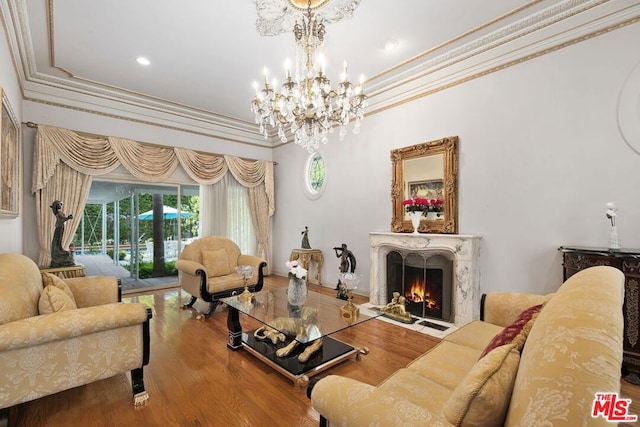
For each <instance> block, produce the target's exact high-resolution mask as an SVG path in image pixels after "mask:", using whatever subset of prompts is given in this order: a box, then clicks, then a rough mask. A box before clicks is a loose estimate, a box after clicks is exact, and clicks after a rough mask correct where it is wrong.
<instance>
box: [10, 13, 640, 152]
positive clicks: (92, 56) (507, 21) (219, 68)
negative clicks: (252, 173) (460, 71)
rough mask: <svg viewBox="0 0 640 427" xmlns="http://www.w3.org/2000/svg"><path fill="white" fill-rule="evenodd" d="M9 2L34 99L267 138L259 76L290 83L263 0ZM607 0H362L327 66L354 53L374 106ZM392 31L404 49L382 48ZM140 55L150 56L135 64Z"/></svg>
mask: <svg viewBox="0 0 640 427" xmlns="http://www.w3.org/2000/svg"><path fill="white" fill-rule="evenodd" d="M1 1H2V3H3V4H4V6H3V9H2V10H3V11H5V12H7V11H8V13H10V14H11V16H12V22H13V25H11V24H9V25H7V27H8V28H9V29H10V30H11V31H13V36H12V38H15V40H16V42H15V43H16V45H17V50H19V60H18V63H19V64H20V66H21V67H22V69H23V71H22V72H23V74H24V80H25V81H24V82H23V92H24V94H25V98H26V99H30V100H34V101H41V102H47V101H49V102H51V100H52V99H55V103H57V104H59V105H63V106H71V107H75V108H78V107H82V108H83V109H85V110H91V109H92V108H97V107H96V105H103V106H110V107H111V108H113V107H114V106H117V108H118V109H120V114H123V115H126V114H127V112H129V113H139V112H140V111H142V110H148V109H150V110H153V111H156V112H162V113H169V114H171V115H172V117H174V119H175V120H176V123H179V122H180V121H183V122H184V123H187V121H188V124H193V123H198V124H199V125H201V126H202V128H203V129H206V130H207V132H210V133H211V135H213V136H215V135H216V133H217V132H223V133H224V132H233V133H234V134H235V136H236V137H237V138H238V140H242V139H245V140H247V141H255V142H256V143H259V144H268V143H270V142H271V141H267V142H264V140H263V139H262V138H261V137H260V136H259V135H258V132H257V127H256V126H255V125H254V124H253V116H252V113H251V112H250V101H251V99H252V95H253V88H252V83H253V81H254V80H258V81H261V77H262V69H263V67H265V66H266V67H268V68H269V69H270V70H271V73H270V74H271V75H274V76H276V77H277V78H279V80H280V81H282V78H281V76H282V74H283V63H284V59H285V58H287V57H291V56H292V49H291V47H292V40H293V35H292V34H290V33H288V32H287V33H284V34H280V35H277V36H261V35H260V34H259V33H258V31H257V30H256V25H255V24H256V19H257V17H258V14H257V10H256V4H255V0H233V1H229V0H226V1H223V0H186V1H175V0H109V1H98V0H64V1H62V0H1ZM268 1H271V2H274V3H275V4H276V6H277V2H280V3H282V5H286V1H285V0H268ZM334 1H335V0H334ZM618 1H619V3H620V2H621V3H627V4H629V3H631V4H634V3H635V4H637V1H632V0H618ZM330 3H331V2H329V4H330ZM356 3H357V2H356ZM604 3H608V2H607V1H606V0H600V1H598V0H582V1H576V0H574V1H551V0H535V1H527V0H510V1H504V0H483V1H477V0H396V1H390V0H360V4H359V6H358V7H357V8H356V9H355V12H354V13H353V16H352V17H351V18H348V19H344V20H341V21H340V22H335V23H330V24H328V25H327V34H326V36H325V54H326V56H327V59H328V70H327V71H328V75H329V77H330V78H331V79H332V80H333V81H334V82H335V81H336V80H337V77H338V75H339V72H340V69H341V65H342V61H343V60H347V61H348V64H349V72H350V78H351V80H352V81H356V80H357V79H358V78H359V76H360V74H364V76H365V77H366V79H367V81H366V83H365V85H364V88H365V93H367V94H368V95H370V97H371V98H370V101H371V107H370V108H372V109H376V108H380V107H382V106H383V104H384V103H393V102H398V101H399V99H400V98H402V97H408V96H411V95H413V94H415V92H416V91H419V90H423V91H424V90H425V88H427V89H428V87H427V86H428V82H427V81H420V82H419V84H418V83H417V82H416V78H415V76H420V75H421V74H420V72H422V75H427V74H429V75H431V82H433V81H436V80H438V79H440V80H441V81H440V82H439V84H443V83H444V80H443V79H444V75H443V74H442V73H441V71H440V70H441V69H442V68H444V67H445V66H446V67H449V68H451V69H452V71H451V72H450V73H449V74H448V75H447V77H446V78H447V79H451V78H452V76H454V73H453V72H454V71H456V70H455V68H454V67H453V66H452V64H456V63H457V64H461V63H462V62H464V61H468V58H469V57H471V56H473V57H475V58H477V61H476V62H478V61H479V60H480V58H481V56H482V55H484V53H482V52H485V51H487V50H489V49H492V50H494V51H496V54H495V56H494V58H495V57H497V56H499V55H504V52H505V49H506V47H509V46H513V49H515V48H516V47H518V42H521V44H525V38H526V35H527V34H531V33H533V31H528V32H524V31H523V30H524V29H530V28H532V29H535V30H536V31H538V32H543V31H548V30H549V28H551V27H554V26H555V27H560V25H561V24H562V23H563V22H564V21H567V20H568V19H565V17H562V16H561V15H560V14H561V13H564V14H567V13H572V14H570V15H568V16H570V17H574V18H575V16H577V15H578V14H579V13H580V14H582V13H583V12H584V15H586V14H587V13H588V12H589V11H590V10H591V8H593V7H594V6H596V5H600V4H604ZM551 12H553V13H554V14H555V15H553V16H552V15H550V13H551ZM533 17H535V19H534V18H533ZM549 17H551V18H554V17H556V18H557V19H556V20H555V21H548V19H549ZM5 18H6V17H5ZM585 19H587V18H585ZM545 20H546V21H545ZM532 23H533V24H536V25H537V26H535V27H533V26H532V25H533V24H532ZM560 30H561V28H558V30H557V32H558V33H559V32H560ZM518 32H520V33H522V34H519V33H518ZM509 35H513V36H514V37H511V38H506V37H505V36H509ZM516 35H517V37H516ZM458 36H461V37H460V38H458V39H456V38H457V37H458ZM389 40H397V41H398V47H397V48H396V49H394V50H391V51H385V50H384V45H385V42H387V41H389ZM478 40H481V41H482V42H481V43H478V42H477V41H478ZM474 43H475V45H474ZM490 43H493V45H491V44H490ZM441 45H442V46H441ZM478 47H486V49H484V50H483V49H478ZM470 53H472V54H470ZM464 55H466V56H464ZM138 56H145V57H147V58H148V59H149V60H150V61H151V65H149V66H147V67H143V66H141V65H139V64H138V63H137V62H136V57H138ZM452 57H455V58H456V61H451V60H450V59H451V58H452ZM483 60H484V61H487V59H483ZM445 61H449V62H445ZM439 64H440V65H439ZM398 65H399V66H398ZM396 66H398V67H396ZM394 67H395V68H394ZM464 67H466V68H469V64H465V65H464ZM439 72H440V74H438V73H439ZM456 72H457V71H456ZM408 76H413V77H411V78H409V77H408ZM420 86H421V87H420ZM87 94H89V95H91V96H92V97H91V99H92V100H91V101H87V97H86V95H87ZM222 128H225V130H221V129H222ZM229 129H232V130H229ZM258 141H260V142H258ZM274 141H275V139H274Z"/></svg>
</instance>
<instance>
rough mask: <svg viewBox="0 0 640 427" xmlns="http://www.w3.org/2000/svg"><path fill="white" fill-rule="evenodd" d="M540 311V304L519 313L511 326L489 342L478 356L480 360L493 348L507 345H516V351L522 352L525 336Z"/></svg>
mask: <svg viewBox="0 0 640 427" xmlns="http://www.w3.org/2000/svg"><path fill="white" fill-rule="evenodd" d="M540 310H542V304H538V305H534V306H532V307H529V308H527V309H526V310H524V311H523V312H522V313H520V315H519V316H518V318H517V319H516V320H515V321H514V322H513V323H512V324H510V325H507V326H506V327H505V328H504V329H503V330H502V331H500V333H499V334H497V335H496V336H494V337H493V338H492V339H491V341H489V344H488V345H487V347H486V348H485V349H484V351H483V352H482V354H480V358H482V357H484V356H486V355H487V353H489V352H490V351H491V350H493V349H494V348H498V347H500V346H502V345H505V344H509V343H514V344H515V345H516V350H518V351H520V350H522V347H524V342H525V341H526V339H527V335H529V331H530V330H531V326H533V322H534V321H535V319H536V317H537V316H538V313H540Z"/></svg>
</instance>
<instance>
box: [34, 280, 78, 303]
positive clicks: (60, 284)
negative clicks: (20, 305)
mask: <svg viewBox="0 0 640 427" xmlns="http://www.w3.org/2000/svg"><path fill="white" fill-rule="evenodd" d="M42 285H43V286H44V287H47V286H54V287H56V288H58V289H60V290H61V291H63V292H64V293H65V294H67V296H68V297H69V298H71V300H72V301H73V303H74V304H77V303H76V298H75V297H74V296H73V292H71V288H69V285H67V284H66V283H65V282H64V280H62V279H61V278H59V277H58V276H56V275H55V274H51V273H42Z"/></svg>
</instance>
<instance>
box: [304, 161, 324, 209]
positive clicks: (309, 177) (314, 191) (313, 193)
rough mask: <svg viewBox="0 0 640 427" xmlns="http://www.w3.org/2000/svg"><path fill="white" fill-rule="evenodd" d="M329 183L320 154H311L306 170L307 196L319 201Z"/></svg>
mask: <svg viewBox="0 0 640 427" xmlns="http://www.w3.org/2000/svg"><path fill="white" fill-rule="evenodd" d="M326 181H327V172H326V168H325V164H324V159H323V158H322V156H321V155H320V153H318V152H314V153H311V155H310V156H309V159H308V160H307V167H306V168H305V189H306V193H307V196H308V197H309V198H311V199H317V198H318V197H320V195H321V194H322V192H323V191H324V187H325V184H326Z"/></svg>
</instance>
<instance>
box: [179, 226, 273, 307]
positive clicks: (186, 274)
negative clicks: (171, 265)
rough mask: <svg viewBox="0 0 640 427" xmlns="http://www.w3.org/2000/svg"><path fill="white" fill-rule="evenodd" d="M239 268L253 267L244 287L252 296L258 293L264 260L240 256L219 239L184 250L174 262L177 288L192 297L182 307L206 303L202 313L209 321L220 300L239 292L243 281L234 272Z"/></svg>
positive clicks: (234, 247) (230, 243)
mask: <svg viewBox="0 0 640 427" xmlns="http://www.w3.org/2000/svg"><path fill="white" fill-rule="evenodd" d="M239 265H252V266H254V267H255V271H254V274H253V277H252V278H251V279H249V280H248V282H247V284H248V286H249V290H250V291H251V292H258V291H260V290H261V289H262V284H263V280H264V268H265V267H266V266H267V263H266V262H265V261H264V260H263V259H261V258H258V257H256V256H253V255H242V254H241V253H240V248H239V247H238V245H236V244H235V243H234V242H233V241H231V240H229V239H227V238H226V237H221V236H207V237H202V238H200V239H197V240H195V241H193V242H192V243H190V244H188V245H187V246H185V248H184V250H183V251H182V253H181V254H180V258H179V259H178V261H177V262H176V269H177V270H178V281H179V283H180V286H181V287H182V289H184V290H185V291H186V292H188V293H189V294H190V295H191V300H190V301H189V302H188V303H187V304H185V306H184V307H185V308H187V307H193V304H195V302H196V301H197V299H198V298H200V299H202V300H203V301H206V302H208V303H209V308H208V310H207V312H206V313H205V317H208V316H210V315H211V313H213V311H214V310H215V309H216V307H217V306H218V304H219V303H220V298H225V297H229V296H231V295H234V293H240V292H242V291H243V290H244V279H243V278H242V277H241V276H240V275H239V274H238V273H237V272H236V267H237V266H239Z"/></svg>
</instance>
